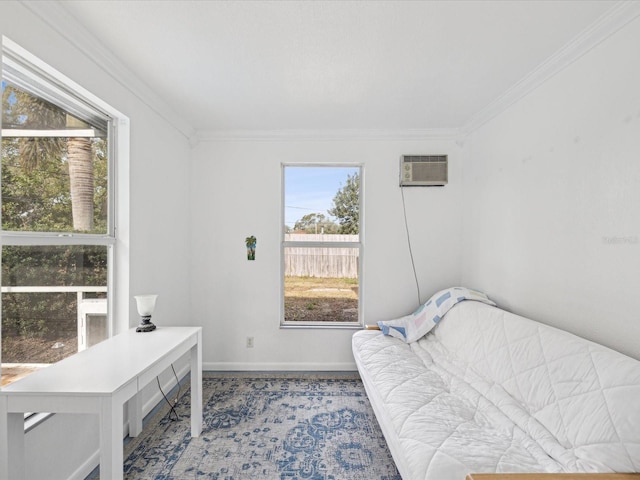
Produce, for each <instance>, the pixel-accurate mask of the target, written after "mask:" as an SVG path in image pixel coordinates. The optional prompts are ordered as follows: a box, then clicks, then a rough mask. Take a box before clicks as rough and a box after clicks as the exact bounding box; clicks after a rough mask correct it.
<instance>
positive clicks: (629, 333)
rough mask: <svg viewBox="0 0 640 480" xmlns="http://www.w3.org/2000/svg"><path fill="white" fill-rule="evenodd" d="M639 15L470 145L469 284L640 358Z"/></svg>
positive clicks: (505, 303)
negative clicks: (639, 291)
mask: <svg viewBox="0 0 640 480" xmlns="http://www.w3.org/2000/svg"><path fill="white" fill-rule="evenodd" d="M638 45H640V19H636V20H635V21H634V22H633V23H631V24H629V25H627V27H625V28H624V29H623V30H621V31H619V32H617V33H616V34H615V35H613V36H612V37H610V38H609V39H607V40H606V41H605V42H603V43H601V44H600V45H599V46H597V47H596V48H595V49H593V50H592V51H590V52H589V53H587V54H586V55H584V56H583V57H581V58H580V59H579V60H578V61H576V62H575V63H573V64H572V65H570V66H569V67H568V68H566V69H565V70H563V71H562V72H560V73H559V74H558V75H556V76H555V77H553V78H551V79H550V80H548V81H547V82H546V83H544V84H543V85H542V86H541V87H539V88H538V89H536V90H535V91H534V92H532V93H530V94H529V95H527V96H526V97H525V98H523V99H521V101H519V102H518V103H517V104H515V105H513V106H512V107H511V108H509V109H508V110H507V111H505V112H504V113H502V114H501V115H500V116H498V117H497V118H495V119H494V120H492V121H491V122H489V123H487V124H486V125H484V126H483V127H481V128H480V129H478V130H477V131H475V132H474V133H473V134H472V135H471V136H470V137H469V138H468V139H467V141H466V143H465V162H466V167H465V171H464V185H465V194H466V202H465V204H466V209H465V216H464V248H463V254H464V262H463V268H462V278H463V282H464V283H465V284H467V285H470V286H473V287H476V288H479V289H482V290H484V291H486V292H487V293H488V294H489V295H490V296H492V297H494V298H495V299H496V300H497V302H498V303H499V304H500V305H501V306H503V307H506V308H507V309H512V310H513V311H514V312H516V313H521V314H524V315H525V316H529V317H532V318H535V319H538V320H541V321H543V322H546V323H549V324H552V325H554V326H557V327H560V328H563V329H566V330H569V331H572V332H574V333H577V334H578V335H580V336H583V337H586V338H588V339H592V340H595V341H597V342H599V343H603V344H605V345H608V346H610V347H613V348H614V349H617V350H620V351H622V352H625V353H627V354H629V355H631V356H633V357H636V358H640V342H639V341H638V339H640V294H639V293H638V290H639V288H640V88H639V86H640V56H639V55H638Z"/></svg>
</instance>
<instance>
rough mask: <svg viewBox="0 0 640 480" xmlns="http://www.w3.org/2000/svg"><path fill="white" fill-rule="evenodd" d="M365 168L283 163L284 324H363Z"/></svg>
mask: <svg viewBox="0 0 640 480" xmlns="http://www.w3.org/2000/svg"><path fill="white" fill-rule="evenodd" d="M361 183H362V167H360V166H353V165H299V164H296V165H284V166H283V184H284V195H283V212H284V227H283V242H282V258H283V265H282V271H283V282H282V284H283V303H282V305H283V308H282V312H283V313H282V325H284V326H296V327H301V326H312V327H317V326H325V327H344V326H351V327H353V326H360V325H361V324H362V321H361V318H362V309H361V308H360V293H361V282H362V272H361V259H362V220H361V218H362V217H361V215H360V213H361V211H362V193H361V192H362V189H361Z"/></svg>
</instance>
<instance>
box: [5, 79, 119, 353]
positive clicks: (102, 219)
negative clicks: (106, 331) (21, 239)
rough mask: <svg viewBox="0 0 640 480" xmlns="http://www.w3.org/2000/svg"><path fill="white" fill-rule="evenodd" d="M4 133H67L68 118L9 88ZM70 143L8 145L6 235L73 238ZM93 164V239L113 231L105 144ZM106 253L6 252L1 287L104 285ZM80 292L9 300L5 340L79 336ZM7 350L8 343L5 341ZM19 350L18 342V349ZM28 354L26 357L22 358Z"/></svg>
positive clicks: (94, 143)
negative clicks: (53, 234)
mask: <svg viewBox="0 0 640 480" xmlns="http://www.w3.org/2000/svg"><path fill="white" fill-rule="evenodd" d="M2 86H3V91H2V126H3V129H22V130H25V129H32V130H46V129H64V128H65V126H66V122H67V119H68V116H67V114H66V112H65V111H64V110H62V109H60V108H58V107H56V106H55V105H52V104H50V103H48V102H45V101H44V100H41V99H39V98H37V97H34V96H32V95H29V94H27V93H25V92H22V91H20V90H18V89H16V88H13V87H12V86H10V85H6V84H4V83H3V85H2ZM69 140H70V139H68V138H63V137H53V138H51V137H39V136H33V137H6V138H5V137H3V138H2V149H1V150H2V155H1V161H2V168H1V172H0V173H1V182H2V185H1V195H2V212H1V215H2V218H1V223H2V228H3V229H4V230H5V231H20V232H73V231H74V230H75V229H74V222H73V215H72V199H71V193H70V175H69V162H68V143H69ZM88 141H89V145H90V154H91V161H92V163H93V176H94V180H93V181H94V182H95V185H94V193H93V207H94V211H95V216H94V218H95V223H94V225H93V229H92V232H94V233H105V232H106V231H107V209H108V198H107V195H108V185H107V176H108V160H107V159H108V155H107V142H106V141H105V140H104V139H101V138H92V139H88ZM106 284H107V248H106V247H104V246H86V245H84V246H72V245H69V246H8V245H7V246H3V247H2V285H3V286H105V285H106ZM76 298H77V297H76V294H75V293H5V294H3V295H2V336H3V338H4V339H6V338H7V337H11V336H14V337H17V336H22V337H43V338H52V339H55V338H58V336H59V335H61V334H63V335H71V336H73V335H74V334H75V332H76V329H77V325H76V322H77V317H76V311H77V305H76ZM6 343H9V342H6ZM14 343H15V342H14ZM2 347H3V351H2V361H3V362H11V361H23V362H24V361H29V360H30V357H29V355H30V353H31V352H28V351H25V352H20V354H19V356H18V358H16V355H18V354H16V353H15V352H12V354H13V357H12V356H11V355H9V354H8V353H7V352H6V351H5V342H3V343H2ZM22 355H24V357H23V356H22Z"/></svg>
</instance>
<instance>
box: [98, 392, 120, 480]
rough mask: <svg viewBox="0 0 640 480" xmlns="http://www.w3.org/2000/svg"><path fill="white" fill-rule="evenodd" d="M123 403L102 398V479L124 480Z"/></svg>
mask: <svg viewBox="0 0 640 480" xmlns="http://www.w3.org/2000/svg"><path fill="white" fill-rule="evenodd" d="M122 412H123V408H122V403H121V402H116V401H114V399H113V398H112V397H105V398H102V406H101V413H100V478H108V479H110V480H122V478H123V463H124V462H123V455H124V447H123V444H122V438H123V432H122V428H123V426H122V423H123V421H124V418H123V413H122Z"/></svg>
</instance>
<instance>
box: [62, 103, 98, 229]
mask: <svg viewBox="0 0 640 480" xmlns="http://www.w3.org/2000/svg"><path fill="white" fill-rule="evenodd" d="M80 122H81V121H80V120H78V119H76V118H74V117H72V116H71V115H67V127H76V128H77V127H78V126H79V125H78V123H80ZM82 123H83V122H82ZM67 160H68V161H69V186H70V189H71V213H72V215H73V229H74V230H77V231H81V232H89V231H91V230H93V193H94V185H93V155H92V153H91V140H90V139H89V138H82V137H74V138H69V139H68V140H67Z"/></svg>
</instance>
